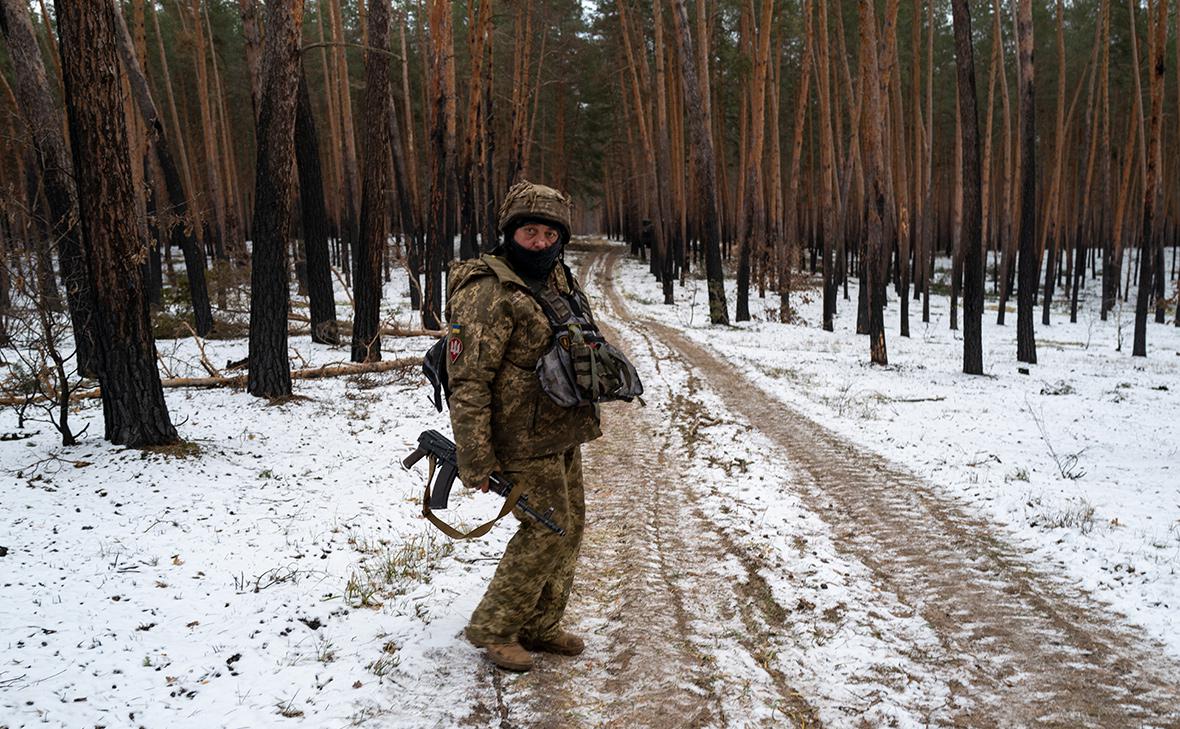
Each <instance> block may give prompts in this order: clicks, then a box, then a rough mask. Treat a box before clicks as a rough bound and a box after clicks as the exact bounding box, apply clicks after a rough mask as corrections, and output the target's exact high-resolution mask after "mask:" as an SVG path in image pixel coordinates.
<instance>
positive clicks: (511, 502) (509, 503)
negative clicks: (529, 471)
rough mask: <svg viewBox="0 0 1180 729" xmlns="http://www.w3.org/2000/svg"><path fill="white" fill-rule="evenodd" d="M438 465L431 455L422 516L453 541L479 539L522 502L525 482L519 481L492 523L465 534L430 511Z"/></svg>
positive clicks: (489, 522)
mask: <svg viewBox="0 0 1180 729" xmlns="http://www.w3.org/2000/svg"><path fill="white" fill-rule="evenodd" d="M437 463H438V459H436V458H435V457H434V456H433V455H431V456H430V472H429V473H428V474H427V475H426V493H425V494H423V496H422V516H424V517H426V518H427V519H428V520H429V521H430V523H431V524H433V525H435V526H436V527H438V528H439V530H440V531H442V533H443V534H446V535H447V536H448V537H450V538H451V539H478V538H479V537H482V536H483V535H485V534H487V533H488V532H489V531H491V529H492V527H493V526H495V525H496V522H498V521H500V520H501V519H503V518H504V517H505V516H507V515H508V513H509V512H511V511H512V510H513V509H515V508H516V502H517V501H520V495H521V492H523V491H524V484H523V482H520V481H518V482H517V483H515V484H513V485H512V490H511V491H509V492H508V495H507V496H505V497H504V507H503V508H502V509H500V513H499V514H497V515H496V516H495V518H493V519H492V520H491V521H487V522H484V523H483V524H480V525H479V526H477V527H476V528H474V529H472V530H471V531H469V532H467V533H463V532H461V531H459V530H458V529H456V528H455V527H453V526H451V525H450V524H448V523H446V522H445V521H443V520H442V519H440V518H439V517H438V516H436V515H435V513H434V512H433V511H431V509H430V484H432V483H434V469H435V466H436V465H437Z"/></svg>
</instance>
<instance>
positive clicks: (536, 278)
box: [501, 218, 567, 283]
mask: <svg viewBox="0 0 1180 729" xmlns="http://www.w3.org/2000/svg"><path fill="white" fill-rule="evenodd" d="M531 223H535V224H540V225H548V226H549V227H551V228H556V229H557V230H558V231H559V232H560V233H561V237H560V238H558V240H557V242H556V243H554V244H553V245H551V246H549V247H548V248H546V249H545V250H543V251H530V250H529V249H527V248H524V247H522V246H521V245H520V244H519V243H517V242H516V241H515V240H514V239H513V236H514V235H515V234H516V230H517V228H523V227H524V226H526V225H529V224H531ZM566 237H567V236H566V233H565V230H564V226H562V225H560V224H554V222H553V221H551V220H547V219H545V218H521V219H520V220H517V221H515V222H514V223H513V225H512V227H511V228H510V229H508V230H506V231H504V243H503V244H502V245H501V248H502V249H503V251H504V257H505V258H507V259H508V263H509V264H510V265H511V266H512V270H514V271H516V273H517V274H519V275H520V277H521V278H523V279H524V280H525V281H527V282H529V283H544V282H545V281H547V280H548V279H549V273H550V272H551V271H552V270H553V266H554V265H555V264H556V263H557V259H558V258H560V257H561V252H562V251H563V250H565V241H566Z"/></svg>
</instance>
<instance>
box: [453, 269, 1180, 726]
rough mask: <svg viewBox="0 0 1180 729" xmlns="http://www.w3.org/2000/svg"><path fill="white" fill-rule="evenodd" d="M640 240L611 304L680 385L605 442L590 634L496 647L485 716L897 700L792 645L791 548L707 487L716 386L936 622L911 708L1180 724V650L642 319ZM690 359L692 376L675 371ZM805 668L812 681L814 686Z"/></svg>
mask: <svg viewBox="0 0 1180 729" xmlns="http://www.w3.org/2000/svg"><path fill="white" fill-rule="evenodd" d="M619 255H620V254H619V252H618V250H617V249H609V248H607V247H603V248H601V249H599V250H597V251H596V252H595V253H594V254H592V255H590V256H587V257H586V258H585V259H584V260H583V263H582V266H581V272H580V275H581V276H582V279H583V280H584V281H586V282H587V283H588V284H589V285H590V287H591V288H592V289H593V290H594V291H595V294H596V295H597V296H598V299H599V305H600V306H603V305H604V304H605V305H606V306H605V308H606V311H605V312H604V317H603V318H604V319H605V320H607V321H609V322H611V323H612V325H613V326H617V327H619V328H620V329H626V330H627V331H626V333H627V337H626V338H627V339H628V340H629V341H631V342H641V343H642V344H641V346H642V347H644V348H646V349H647V352H646V355H649V356H650V358H651V360H652V361H653V362H654V370H655V372H651V373H648V372H645V373H644V376H645V383H646V384H647V386H648V390H649V395H650V399H651V400H652V401H653V403H657V402H658V403H660V406H659V407H647V408H636V407H628V406H611V407H610V409H609V410H608V415H607V416H606V422H605V427H604V431H605V432H606V433H607V435H606V436H605V437H604V438H603V440H602V441H600V442H599V443H596V444H594V445H592V446H590V447H588V448H587V456H588V459H587V481H588V484H589V492H588V502H589V505H588V514H589V515H590V523H589V527H588V529H587V536H586V542H585V544H584V547H583V557H582V561H581V563H580V567H579V569H580V572H579V577H578V581H577V584H576V587H575V592H574V596H573V598H572V600H571V613H570V616H569V617H570V621H569V622H570V624H571V627H573V629H575V630H578V631H580V632H581V633H582V634H584V635H586V636H587V644H588V649H587V652H586V654H585V656H583V657H581V658H579V659H574V660H570V659H561V658H550V657H544V658H543V659H542V660H541V662H540V665H539V666H538V668H537V669H535V670H534V671H532V672H531V673H529V674H526V675H523V676H511V675H506V674H501V673H499V672H493V671H490V670H489V669H486V668H481V669H480V670H481V671H483V672H484V673H485V675H483V676H481V680H487V681H492V682H494V684H495V686H496V692H495V693H496V705H495V706H490V705H483V704H481V705H480V706H478V707H476V710H475V711H474V712H473V714H472V719H473V721H475V722H480V721H483V720H486V723H489V724H497V723H498V725H499V726H502V727H510V726H552V727H568V726H608V727H637V726H649V727H698V726H699V727H705V726H818V725H819V724H820V719H821V717H822V718H823V719H824V720H825V721H826V723H827V724H829V725H840V726H868V725H874V724H876V723H878V722H879V721H881V719H880V718H879V717H878V718H877V719H874V720H870V719H868V718H866V716H867V715H863V714H862V715H858V714H857V713H855V712H851V711H848V710H847V707H839V708H840V709H842V711H836V710H834V709H833V706H831V704H830V701H829V698H828V697H827V696H826V695H825V692H824V689H823V687H822V685H817V683H816V681H814V680H810V681H809V680H807V678H806V677H807V676H808V674H809V672H808V670H807V667H806V665H805V664H806V661H807V658H806V656H807V649H808V646H806V645H788V643H790V641H791V640H792V637H791V636H792V634H791V632H790V631H789V630H784V629H783V628H784V625H785V624H787V623H788V622H789V621H792V620H794V619H795V616H793V615H792V608H793V606H789V605H783V604H781V599H780V598H776V595H775V594H774V591H773V590H772V589H771V588H770V587H769V586H768V584H767V576H768V575H771V574H773V571H774V570H779V571H781V570H783V569H786V570H790V569H791V565H790V564H786V565H785V567H784V566H780V565H777V564H774V563H771V562H770V561H769V560H764V559H762V558H760V557H759V554H761V552H760V551H759V550H757V549H751V548H750V547H751V545H750V544H745V543H739V541H738V539H737V538H735V537H734V536H733V535H732V534H730V533H728V532H727V531H725V530H723V529H721V528H719V527H718V525H717V524H716V523H715V520H712V519H710V518H709V516H708V515H707V514H706V513H704V512H703V511H702V509H701V508H700V506H699V499H698V496H699V494H697V493H694V490H693V489H692V488H686V482H687V481H688V480H689V479H690V475H689V468H690V466H691V465H692V460H693V459H694V458H697V457H699V456H698V455H697V454H696V451H697V449H694V448H693V447H692V441H691V440H688V439H686V438H685V437H684V434H685V432H687V430H692V433H693V435H694V437H697V436H699V433H698V431H697V430H696V429H695V427H694V426H693V425H692V424H693V423H699V421H700V419H701V418H702V417H703V416H702V413H701V406H700V404H699V402H697V399H698V398H697V397H696V395H698V394H699V393H701V392H704V391H708V392H710V393H711V394H712V395H715V396H716V397H717V398H719V399H720V401H721V402H722V403H724V406H725V408H726V409H727V410H728V411H729V412H730V413H731V414H732V415H733V416H735V417H738V418H741V419H743V420H744V422H745V423H747V424H748V426H749V427H750V428H752V429H754V430H756V431H757V433H758V434H759V436H760V437H762V438H765V439H767V440H768V441H769V442H771V443H772V444H773V447H774V450H775V451H776V456H775V457H777V458H785V459H787V460H788V461H789V462H790V464H791V466H792V467H793V468H794V471H795V472H797V473H798V474H799V477H798V478H796V479H795V480H794V483H793V484H792V486H791V487H792V488H793V489H794V490H795V491H796V492H797V493H798V495H799V497H800V498H801V500H802V501H803V502H804V503H805V504H806V505H807V506H808V508H809V509H811V510H812V511H813V512H814V513H815V514H817V515H818V516H819V517H820V519H822V520H823V521H824V522H826V524H827V525H828V526H829V528H830V531H831V532H832V534H833V535H834V537H833V538H834V543H835V544H836V545H837V549H838V550H839V551H840V552H841V553H842V556H843V557H845V558H846V559H848V560H850V561H854V562H856V563H859V564H860V565H863V566H864V568H866V574H867V575H868V579H869V580H871V582H872V585H871V593H879V594H881V595H888V596H891V597H890V599H893V600H896V601H899V602H900V603H901V604H902V605H903V606H904V609H905V610H906V611H909V612H910V614H912V615H913V616H915V619H916V620H917V621H918V622H921V623H923V628H924V629H925V630H927V631H929V632H931V633H932V634H933V635H934V636H935V638H934V640H933V641H931V644H930V645H925V646H922V648H921V650H916V649H915V650H913V651H908V652H907V655H906V656H905V659H906V660H907V661H909V662H910V664H911V665H913V666H916V668H910V669H907V671H908V673H910V674H912V675H911V679H910V681H911V682H917V681H918V680H919V677H920V676H922V675H925V676H929V677H934V679H935V680H937V681H938V682H939V684H940V685H941V686H944V687H945V691H944V692H943V694H942V695H940V696H939V697H937V701H934V700H933V698H932V697H930V696H921V695H919V696H917V697H915V698H898V697H892V698H893V699H894V700H895V701H894V702H895V703H896V704H897V705H898V706H899V707H901V710H902V717H903V718H902V720H900V721H899V723H900V724H902V725H906V724H918V725H923V724H924V725H934V726H1032V725H1035V726H1054V727H1124V726H1125V727H1133V726H1134V727H1138V726H1180V667H1178V666H1177V665H1176V664H1175V663H1173V662H1170V661H1168V660H1166V659H1163V658H1161V657H1159V654H1158V652H1157V651H1156V650H1155V649H1154V648H1153V647H1152V646H1150V645H1148V644H1147V641H1146V640H1145V639H1144V637H1143V636H1141V635H1139V634H1138V633H1136V632H1135V631H1133V630H1131V629H1129V628H1125V627H1123V626H1122V625H1120V622H1119V621H1118V620H1117V619H1116V617H1115V616H1113V615H1111V614H1110V613H1109V612H1108V611H1106V610H1105V609H1104V608H1102V607H1101V606H1099V605H1098V604H1096V603H1095V602H1094V601H1093V600H1092V599H1090V598H1089V597H1088V596H1087V595H1085V594H1082V593H1081V592H1080V591H1078V590H1076V589H1073V588H1071V587H1070V586H1069V585H1067V584H1066V583H1065V582H1064V581H1063V580H1062V579H1060V578H1058V577H1054V576H1051V575H1048V574H1045V573H1043V572H1041V571H1040V570H1038V569H1037V568H1036V566H1034V565H1032V564H1031V563H1030V562H1029V561H1028V560H1027V559H1026V558H1025V556H1024V555H1022V554H1020V553H1019V552H1018V551H1016V550H1014V549H1013V548H1012V547H1011V546H1009V545H1007V544H1005V542H1004V541H1003V540H1002V539H1001V538H999V537H997V536H996V535H995V533H994V530H993V529H992V527H991V526H990V525H989V524H988V523H987V522H986V521H984V520H983V519H981V518H980V517H977V516H974V515H972V514H968V513H965V512H964V511H963V510H962V509H960V508H959V507H958V506H957V505H956V504H955V503H954V502H953V500H952V499H950V498H948V497H946V496H945V495H943V494H941V493H940V492H939V490H938V489H937V488H936V487H935V486H933V485H931V484H928V483H924V482H922V481H921V480H920V479H918V478H916V477H915V476H914V475H912V474H910V473H907V472H906V471H904V470H903V469H900V468H898V467H897V466H894V465H892V464H890V463H888V462H886V461H885V460H884V459H882V458H881V457H879V456H877V455H875V454H873V453H871V452H868V451H866V450H864V449H862V448H859V447H857V446H855V445H853V444H851V443H849V442H847V441H845V440H843V439H841V438H840V437H838V436H836V435H834V434H833V433H831V432H829V431H827V430H826V429H824V428H823V427H822V426H821V425H819V424H816V423H814V422H812V421H810V420H808V419H807V418H804V417H803V416H801V415H799V414H798V413H795V412H793V411H791V410H790V409H789V408H787V407H786V406H783V405H781V404H780V403H778V402H775V403H774V404H773V406H771V407H768V405H767V396H766V395H764V394H763V393H761V392H760V391H759V390H758V389H757V388H756V387H754V386H752V385H751V384H750V383H749V382H747V381H745V380H743V379H742V378H741V377H740V376H738V375H737V373H735V371H734V370H733V368H732V367H730V366H729V365H727V364H726V363H725V362H724V361H723V360H722V359H721V358H720V357H719V356H718V355H716V354H715V353H713V352H711V351H709V350H708V349H706V348H705V347H702V346H700V345H698V344H696V343H694V342H692V341H690V340H689V339H688V338H687V337H685V336H683V335H681V334H680V333H678V332H677V331H675V330H673V329H671V328H669V327H666V326H663V325H661V324H658V323H655V322H651V321H637V320H634V319H631V318H630V317H629V314H628V312H627V310H626V305H625V303H624V301H623V297H622V296H621V295H620V293H619V292H618V291H617V290H615V288H614V287H613V283H612V282H613V278H614V277H613V276H612V270H613V267H614V266H615V265H616V263H617V260H618V256H619ZM670 371H676V372H677V373H678V374H677V377H676V378H671V377H669V376H668V374H667V373H668V372H670ZM674 381H675V382H679V383H681V385H679V386H678V389H679V391H677V392H671V391H669V387H670V385H669V383H671V382H674ZM706 437H707V436H706ZM885 609H886V608H882V611H884V610H885ZM894 610H895V611H896V608H894ZM870 614H872V611H870ZM784 656H788V657H786V658H785V657H784ZM790 656H794V657H790ZM867 680H868V679H867V678H866V681H867ZM927 680H930V679H927ZM903 683H904V682H903ZM804 685H807V686H809V687H810V688H809V690H807V691H804V693H805V694H809V695H802V694H801V693H800V692H799V691H798V690H797V689H798V688H800V687H802V686H804ZM902 688H903V687H899V689H898V692H899V695H900V693H901V691H902ZM878 690H881V689H878ZM919 693H921V692H919ZM811 694H814V695H811ZM907 715H908V718H906V717H907Z"/></svg>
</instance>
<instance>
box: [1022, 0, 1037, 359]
mask: <svg viewBox="0 0 1180 729" xmlns="http://www.w3.org/2000/svg"><path fill="white" fill-rule="evenodd" d="M1017 7H1018V14H1017V21H1016V32H1017V39H1016V41H1017V45H1018V47H1019V49H1020V95H1019V116H1020V249H1019V250H1020V262H1019V263H1020V266H1019V270H1020V282H1019V286H1018V288H1017V292H1016V359H1017V360H1019V361H1021V362H1028V363H1031V364H1035V363H1036V361H1037V343H1036V339H1035V338H1034V332H1033V306H1034V304H1033V297H1034V296H1036V290H1037V280H1038V279H1039V278H1040V276H1039V274H1040V270H1041V266H1040V255H1039V254H1038V252H1037V126H1036V104H1035V101H1036V86H1035V84H1034V73H1033V23H1032V0H1018V2H1017Z"/></svg>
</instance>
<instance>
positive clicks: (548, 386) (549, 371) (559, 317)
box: [422, 261, 643, 412]
mask: <svg viewBox="0 0 1180 729" xmlns="http://www.w3.org/2000/svg"><path fill="white" fill-rule="evenodd" d="M491 265H492V267H493V268H495V267H496V266H500V265H504V266H506V264H503V263H500V262H499V261H496V262H495V263H493V264H491ZM562 268H563V269H564V271H563V273H564V274H565V276H566V281H567V282H570V283H571V285H570V286H569V287H568V288H569V293H563V292H560V291H558V290H556V289H555V288H554V287H553V286H548V285H534V286H528V287H527V290H528V291H529V293H531V294H532V296H533V299H534V300H535V301H536V302H537V305H538V306H539V307H540V308H541V311H542V312H543V313H544V314H545V318H546V319H548V320H549V326H550V328H551V329H552V332H553V343H552V345H551V346H550V347H549V350H548V351H546V352H545V354H544V355H542V356H541V358H540V359H539V360H537V364H536V367H535V371H536V374H537V379H538V380H539V381H540V384H541V389H542V390H543V391H544V392H545V394H546V395H548V396H549V398H550V399H551V400H552V401H553V402H554V403H556V404H557V405H559V406H561V407H565V408H572V407H579V406H583V405H593V404H597V403H602V402H610V401H612V400H623V401H625V402H631V401H632V400H634V399H635V398H639V396H640V395H642V394H643V383H642V381H640V379H639V373H638V372H637V371H636V370H635V366H634V365H632V364H631V362H630V361H629V360H628V359H627V357H626V355H624V354H623V353H622V352H620V351H619V350H618V349H616V348H615V347H614V346H612V345H611V344H610V343H609V342H607V341H606V339H605V338H604V337H603V336H602V332H600V331H599V329H598V325H597V324H595V323H594V317H593V316H592V315H591V314H590V302H589V300H587V298H586V294H585V293H583V292H582V291H581V290H580V289H579V288H578V287H576V286H573V285H572V282H573V280H574V278H573V274H572V273H571V272H570V270H569V268H568V267H567V266H565V264H562ZM422 371H423V373H424V374H425V375H426V379H427V380H429V381H430V384H431V385H432V386H433V387H434V397H433V402H434V407H435V408H436V409H438V411H439V412H442V409H443V401H444V399H450V394H451V392H450V387H449V383H448V379H447V337H446V336H443V337H440V338H439V340H438V341H437V342H435V343H434V345H433V346H432V347H431V348H430V349H429V350H428V351H427V352H426V356H425V357H424V358H423V362H422ZM640 402H643V400H642V398H640Z"/></svg>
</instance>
